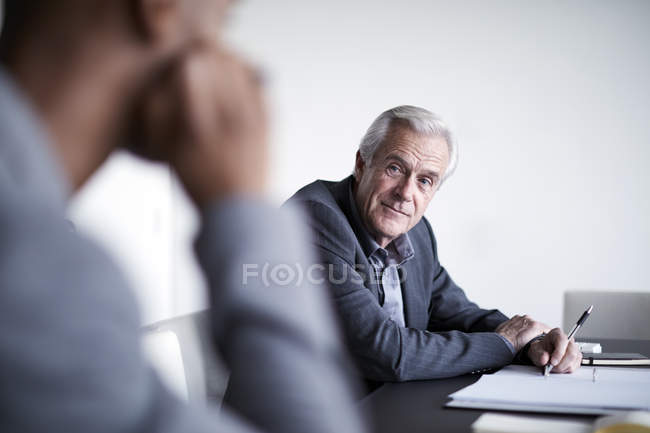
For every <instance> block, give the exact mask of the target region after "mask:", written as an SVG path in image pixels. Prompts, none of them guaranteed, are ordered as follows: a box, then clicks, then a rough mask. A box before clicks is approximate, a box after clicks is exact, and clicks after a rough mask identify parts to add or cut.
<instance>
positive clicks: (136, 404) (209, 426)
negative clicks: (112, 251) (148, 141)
mask: <svg viewBox="0 0 650 433" xmlns="http://www.w3.org/2000/svg"><path fill="white" fill-rule="evenodd" d="M49 148H50V144H49V143H48V137H47V133H46V132H45V131H44V130H43V129H42V128H41V127H40V124H39V120H38V117H37V116H36V115H35V114H34V113H33V112H32V109H31V107H30V106H29V103H28V101H27V100H26V98H25V97H24V95H22V94H21V93H20V91H19V90H18V89H17V88H16V87H15V86H14V84H13V81H12V80H11V78H10V77H8V76H7V75H5V74H4V73H3V70H2V68H0V402H2V410H1V411H0V431H2V432H3V433H10V432H20V433H34V432H65V433H91V432H93V433H94V432H101V433H117V432H132V433H140V432H165V433H175V432H179V433H181V432H182V433H190V432H205V433H207V432H233V433H234V432H237V433H243V432H253V431H255V432H260V431H269V432H296V433H302V432H336V433H339V432H351V433H352V432H354V433H356V432H359V431H363V430H364V429H363V427H362V423H361V421H360V419H359V415H358V414H357V412H356V406H355V405H354V403H353V399H352V396H351V393H350V390H349V389H348V383H347V382H346V379H345V376H344V373H343V369H342V367H341V360H342V359H343V356H342V353H343V351H342V350H341V345H340V342H339V341H338V340H339V338H338V336H337V335H336V332H335V329H334V326H333V320H332V319H333V317H332V316H333V313H332V314H330V313H331V312H330V310H329V308H328V305H327V293H326V291H325V289H321V287H320V286H318V285H313V284H309V283H308V282H306V281H303V282H296V281H292V282H290V283H291V284H282V285H277V284H273V281H271V282H270V283H267V282H265V281H264V279H263V278H255V277H251V278H248V280H247V281H246V284H243V281H242V269H243V266H244V265H246V264H256V265H258V266H259V267H258V269H260V270H261V269H262V268H263V265H264V264H265V263H271V264H283V263H291V264H296V263H303V261H305V260H306V259H307V260H308V257H310V250H309V247H308V245H307V244H306V243H305V242H304V236H303V235H304V234H305V233H304V232H306V230H305V231H304V232H303V230H301V229H300V228H298V229H296V228H297V227H301V226H302V224H301V222H300V220H298V219H296V218H295V216H290V215H286V214H284V213H281V212H279V211H278V210H277V209H273V208H271V207H270V206H267V205H264V204H262V203H257V202H252V201H247V200H237V199H232V200H229V201H223V202H220V203H215V205H214V206H212V207H209V208H207V209H205V210H204V212H203V215H202V228H201V232H200V234H199V236H198V240H197V244H196V249H197V255H198V257H199V260H200V262H201V265H202V267H203V270H204V271H205V274H206V277H207V280H208V283H209V288H210V294H209V295H210V296H209V298H210V302H211V307H212V309H211V322H212V332H213V338H214V342H215V344H216V345H217V347H218V349H219V350H220V352H221V354H222V355H223V358H224V361H225V362H226V364H227V365H228V367H229V369H230V373H231V377H232V380H233V383H234V384H235V385H234V390H233V395H232V398H231V399H230V403H231V404H230V406H229V407H225V408H224V409H223V410H222V411H221V413H220V414H217V413H216V412H214V411H210V410H208V409H207V408H205V407H193V406H188V405H187V404H185V403H183V402H181V401H179V400H178V399H177V398H176V397H174V395H173V394H172V393H171V392H170V391H169V390H167V389H166V388H165V387H164V386H163V384H162V382H161V380H160V379H159V378H158V377H157V376H156V374H155V373H154V371H153V370H152V368H151V367H149V366H148V365H147V363H146V362H145V360H144V358H143V356H142V354H141V347H140V318H139V315H138V310H137V305H136V300H135V298H134V296H133V293H132V292H131V290H130V288H129V287H128V285H127V283H126V281H125V280H124V278H123V276H122V273H121V272H120V270H119V269H118V268H117V266H115V264H114V263H113V261H112V260H111V258H110V257H109V256H108V255H107V254H106V253H105V252H104V251H103V250H102V249H101V248H100V247H99V246H97V245H96V244H95V243H94V242H92V241H90V240H88V239H86V238H84V237H83V236H79V235H76V234H74V233H71V232H70V230H69V228H68V225H67V224H66V221H65V208H66V199H67V195H68V194H69V187H68V185H67V184H66V180H65V177H64V176H63V174H62V172H61V170H60V169H59V165H58V164H57V161H56V159H55V158H54V156H53V155H52V154H51V152H50V151H49ZM280 246H281V247H280ZM267 281H268V280H267Z"/></svg>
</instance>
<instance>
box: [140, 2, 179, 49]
mask: <svg viewBox="0 0 650 433" xmlns="http://www.w3.org/2000/svg"><path fill="white" fill-rule="evenodd" d="M132 1H133V5H132V6H133V14H134V15H135V17H134V18H135V21H136V23H137V25H138V30H139V32H140V33H141V35H142V36H143V38H144V39H145V40H147V41H148V42H149V43H152V44H154V45H156V46H158V47H160V48H170V49H173V48H175V47H176V46H178V45H179V44H180V43H181V42H182V41H183V39H184V38H185V36H186V35H185V32H186V29H185V22H184V17H183V8H182V5H181V1H180V0H132Z"/></svg>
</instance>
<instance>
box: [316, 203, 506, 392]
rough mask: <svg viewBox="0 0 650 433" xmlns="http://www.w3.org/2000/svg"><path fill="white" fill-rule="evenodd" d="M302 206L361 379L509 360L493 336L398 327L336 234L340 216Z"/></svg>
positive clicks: (441, 372) (430, 373) (411, 376)
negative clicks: (362, 376) (307, 211)
mask: <svg viewBox="0 0 650 433" xmlns="http://www.w3.org/2000/svg"><path fill="white" fill-rule="evenodd" d="M307 207H308V209H309V212H310V213H311V215H312V219H311V224H312V228H313V229H314V230H315V233H316V235H317V247H318V249H319V251H320V254H321V260H322V263H321V264H322V266H323V269H324V270H325V272H324V278H326V279H327V280H328V283H329V286H330V288H331V291H332V297H333V300H334V304H335V307H336V310H337V311H338V314H339V316H340V318H341V321H342V324H343V328H344V332H345V336H346V339H347V342H348V345H349V348H350V351H351V352H352V354H353V355H354V357H355V359H356V361H357V364H358V367H359V368H360V369H361V371H362V373H363V375H364V376H365V377H366V378H368V379H371V380H377V381H384V382H385V381H406V380H416V379H433V378H442V377H451V376H457V375H460V374H464V373H469V372H472V371H476V370H481V369H487V368H497V367H501V366H503V365H506V364H508V363H510V362H511V361H512V357H513V355H512V352H511V351H510V349H509V348H508V346H507V345H506V344H505V342H504V341H503V340H502V339H501V337H499V336H498V335H497V334H495V333H493V332H473V333H465V332H461V331H458V330H449V331H445V332H430V331H428V330H423V329H414V328H408V327H400V326H399V325H397V324H396V323H395V322H394V321H392V320H391V319H390V318H389V316H388V315H387V314H386V312H385V311H384V310H383V309H382V308H381V307H380V305H379V303H378V302H377V298H376V297H375V295H374V294H373V293H372V292H371V291H370V290H369V289H368V288H367V287H366V286H365V284H364V279H365V278H366V277H365V274H364V273H362V272H358V270H359V269H358V267H357V266H356V265H355V260H354V255H353V253H351V251H354V245H353V243H352V242H349V243H348V242H347V239H348V238H349V237H348V236H346V235H345V234H342V233H341V230H343V229H342V227H346V226H345V224H347V223H343V221H342V220H341V215H340V214H338V213H337V212H336V211H334V210H333V209H331V208H330V207H328V206H326V205H323V204H320V203H317V202H312V203H309V204H308V206H307Z"/></svg>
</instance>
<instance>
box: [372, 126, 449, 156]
mask: <svg viewBox="0 0 650 433" xmlns="http://www.w3.org/2000/svg"><path fill="white" fill-rule="evenodd" d="M377 156H379V158H378V160H383V161H386V160H389V159H393V158H400V159H404V160H406V161H407V162H411V163H416V162H430V163H435V164H437V163H439V162H442V161H443V160H446V159H448V158H449V149H448V146H447V141H446V140H445V138H444V137H439V136H431V135H427V134H420V133H418V132H415V131H411V130H404V131H402V132H398V133H392V134H389V135H387V136H386V139H385V140H384V141H383V143H382V144H381V146H380V148H379V149H378V151H377Z"/></svg>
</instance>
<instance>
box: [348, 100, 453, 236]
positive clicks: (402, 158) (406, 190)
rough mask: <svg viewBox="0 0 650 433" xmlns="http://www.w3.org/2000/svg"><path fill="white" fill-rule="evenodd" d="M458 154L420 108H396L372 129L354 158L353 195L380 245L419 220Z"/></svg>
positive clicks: (432, 116) (439, 123)
mask: <svg viewBox="0 0 650 433" xmlns="http://www.w3.org/2000/svg"><path fill="white" fill-rule="evenodd" d="M457 153H458V152H457V148H456V144H455V142H454V140H453V138H452V136H451V133H450V131H449V129H448V128H447V126H446V125H445V124H444V122H442V120H441V119H440V118H439V117H438V116H437V115H435V114H433V113H431V112H430V111H428V110H425V109H424V108H419V107H413V106H408V105H405V106H400V107H395V108H392V109H390V110H387V111H385V112H383V113H382V114H381V115H380V116H379V117H378V118H377V119H375V121H374V122H373V123H372V125H370V128H368V131H367V132H366V134H365V136H364V137H363V139H362V140H361V144H360V145H359V150H358V151H357V155H356V161H355V166H354V178H355V185H354V197H355V202H356V205H357V209H358V211H359V215H360V217H361V220H362V222H363V224H364V225H365V227H366V228H367V229H368V231H369V233H370V234H371V235H372V236H373V237H374V238H375V240H376V241H377V243H378V244H379V245H380V246H381V247H386V245H388V244H389V243H390V242H391V241H393V240H394V239H396V238H397V237H399V236H400V235H402V234H404V233H406V232H408V231H409V230H410V229H412V228H413V227H414V226H415V225H416V224H417V223H418V222H419V221H420V219H421V218H422V216H423V215H424V212H425V211H426V209H427V206H428V205H429V203H430V202H431V199H432V198H433V196H434V195H435V193H436V191H437V190H438V188H439V187H440V185H441V184H442V182H443V181H444V180H445V179H447V178H448V177H449V176H450V175H451V174H452V173H453V170H454V168H455V165H456V161H457Z"/></svg>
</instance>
